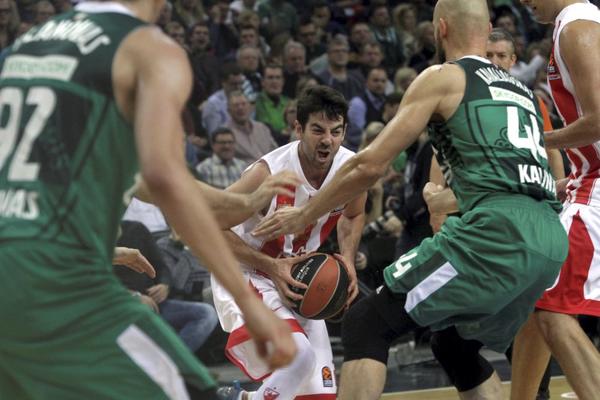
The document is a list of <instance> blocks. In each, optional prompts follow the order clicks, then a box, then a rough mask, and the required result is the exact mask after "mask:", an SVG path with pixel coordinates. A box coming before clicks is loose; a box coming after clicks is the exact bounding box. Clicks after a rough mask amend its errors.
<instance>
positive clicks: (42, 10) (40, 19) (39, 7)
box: [35, 0, 56, 24]
mask: <svg viewBox="0 0 600 400" xmlns="http://www.w3.org/2000/svg"><path fill="white" fill-rule="evenodd" d="M35 10H36V11H35V23H36V24H43V23H44V22H46V21H48V20H49V19H50V18H52V17H53V16H54V14H56V11H55V10H54V6H53V5H52V3H50V2H49V1H44V0H43V1H40V2H38V3H37V4H36V6H35Z"/></svg>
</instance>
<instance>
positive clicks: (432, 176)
mask: <svg viewBox="0 0 600 400" xmlns="http://www.w3.org/2000/svg"><path fill="white" fill-rule="evenodd" d="M423 199H424V200H425V202H426V203H427V208H428V209H429V214H431V215H446V214H452V213H455V212H457V211H458V202H457V201H456V196H454V192H453V191H452V189H450V188H449V187H447V184H446V179H445V178H444V174H443V173H442V169H441V168H440V164H439V163H438V162H437V159H436V158H435V156H434V157H433V158H432V159H431V169H430V170H429V182H428V183H427V184H426V185H425V187H424V188H423Z"/></svg>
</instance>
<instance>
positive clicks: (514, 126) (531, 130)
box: [506, 106, 548, 161]
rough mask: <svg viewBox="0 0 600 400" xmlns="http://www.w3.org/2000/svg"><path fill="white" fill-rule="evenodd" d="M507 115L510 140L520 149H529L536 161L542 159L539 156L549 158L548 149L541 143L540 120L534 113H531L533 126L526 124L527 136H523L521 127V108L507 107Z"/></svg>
mask: <svg viewBox="0 0 600 400" xmlns="http://www.w3.org/2000/svg"><path fill="white" fill-rule="evenodd" d="M506 115H507V117H508V122H507V128H508V131H507V134H508V140H510V142H511V143H512V145H513V146H515V147H516V148H518V149H528V150H529V151H530V152H531V154H532V155H533V158H535V160H536V161H540V160H539V158H538V157H541V158H544V159H548V154H546V149H545V148H544V146H541V145H540V136H541V134H540V128H539V127H538V122H537V120H536V118H535V116H533V115H532V114H530V115H529V118H530V120H531V126H529V125H525V126H524V128H525V137H523V136H521V134H522V130H521V129H520V128H521V127H520V121H519V109H518V108H517V107H512V106H511V107H507V109H506Z"/></svg>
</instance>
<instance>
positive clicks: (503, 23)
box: [494, 11, 519, 37]
mask: <svg viewBox="0 0 600 400" xmlns="http://www.w3.org/2000/svg"><path fill="white" fill-rule="evenodd" d="M494 28H501V29H504V30H505V31H507V32H508V33H510V34H511V35H512V36H513V37H514V36H517V35H518V34H519V31H518V29H517V19H516V17H515V15H514V14H513V13H511V12H509V11H507V12H505V13H503V14H501V15H499V16H498V17H497V18H496V21H495V23H494Z"/></svg>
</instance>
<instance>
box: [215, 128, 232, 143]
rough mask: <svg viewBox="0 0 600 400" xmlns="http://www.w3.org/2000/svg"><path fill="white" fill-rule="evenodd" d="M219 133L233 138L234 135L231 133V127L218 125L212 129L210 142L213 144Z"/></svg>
mask: <svg viewBox="0 0 600 400" xmlns="http://www.w3.org/2000/svg"><path fill="white" fill-rule="evenodd" d="M220 135H231V136H233V137H234V139H235V135H234V134H233V131H232V130H231V129H229V128H227V127H226V126H220V127H218V128H217V129H215V130H214V131H213V133H212V135H211V137H210V144H215V142H216V141H217V136H220Z"/></svg>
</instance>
